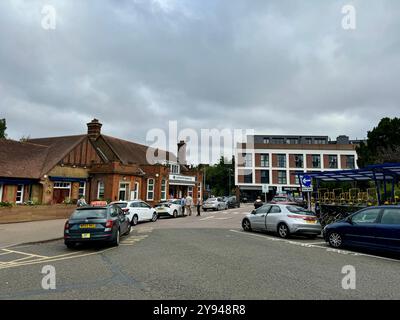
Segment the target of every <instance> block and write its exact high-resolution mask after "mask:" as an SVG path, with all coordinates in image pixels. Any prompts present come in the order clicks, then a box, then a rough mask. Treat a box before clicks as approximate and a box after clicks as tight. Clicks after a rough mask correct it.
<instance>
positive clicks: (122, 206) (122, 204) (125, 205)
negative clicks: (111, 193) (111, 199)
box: [115, 202, 128, 209]
mask: <svg viewBox="0 0 400 320" xmlns="http://www.w3.org/2000/svg"><path fill="white" fill-rule="evenodd" d="M115 204H116V205H117V206H118V207H120V208H121V209H122V208H126V207H127V205H128V204H127V203H124V202H121V203H115Z"/></svg>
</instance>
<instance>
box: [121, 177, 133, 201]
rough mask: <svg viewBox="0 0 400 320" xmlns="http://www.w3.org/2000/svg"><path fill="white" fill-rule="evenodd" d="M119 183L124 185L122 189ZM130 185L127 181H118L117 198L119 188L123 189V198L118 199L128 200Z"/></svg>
mask: <svg viewBox="0 0 400 320" xmlns="http://www.w3.org/2000/svg"><path fill="white" fill-rule="evenodd" d="M121 185H125V188H124V189H121ZM130 187H131V185H130V183H129V182H125V181H120V183H119V189H118V198H119V195H120V193H121V190H125V199H119V200H120V201H126V200H128V198H129V191H130V189H131V188H130Z"/></svg>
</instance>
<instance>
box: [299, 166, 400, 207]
mask: <svg viewBox="0 0 400 320" xmlns="http://www.w3.org/2000/svg"><path fill="white" fill-rule="evenodd" d="M293 174H294V175H297V176H298V177H299V181H301V178H302V177H303V176H305V175H307V176H310V177H311V178H313V179H315V180H316V182H317V186H318V185H319V183H320V182H321V181H331V182H347V181H350V182H351V181H374V182H375V186H376V188H377V194H378V203H379V204H381V203H382V197H381V190H380V186H381V184H382V185H383V188H384V195H385V197H386V192H387V186H386V184H387V182H390V183H391V184H392V188H391V194H392V195H391V197H392V198H393V199H394V198H395V194H394V185H395V183H397V182H398V181H399V180H400V163H384V164H375V165H370V166H367V167H365V168H362V169H350V170H331V171H323V172H316V171H309V172H303V171H301V172H299V171H298V172H294V173H293ZM300 186H301V185H300Z"/></svg>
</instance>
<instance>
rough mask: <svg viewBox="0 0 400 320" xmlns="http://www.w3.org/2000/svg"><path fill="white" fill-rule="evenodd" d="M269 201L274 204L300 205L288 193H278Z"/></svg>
mask: <svg viewBox="0 0 400 320" xmlns="http://www.w3.org/2000/svg"><path fill="white" fill-rule="evenodd" d="M269 203H274V204H288V205H295V206H296V205H298V203H297V202H296V200H295V199H294V198H293V197H292V196H290V195H288V194H277V195H275V196H274V197H273V198H272V200H271V201H270V202H269Z"/></svg>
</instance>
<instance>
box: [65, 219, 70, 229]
mask: <svg viewBox="0 0 400 320" xmlns="http://www.w3.org/2000/svg"><path fill="white" fill-rule="evenodd" d="M64 230H69V221H68V220H67V221H66V222H65V225H64Z"/></svg>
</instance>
